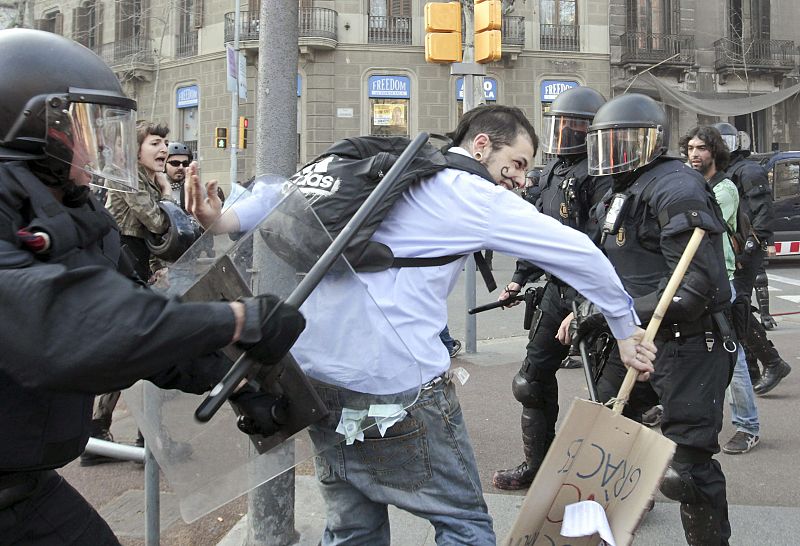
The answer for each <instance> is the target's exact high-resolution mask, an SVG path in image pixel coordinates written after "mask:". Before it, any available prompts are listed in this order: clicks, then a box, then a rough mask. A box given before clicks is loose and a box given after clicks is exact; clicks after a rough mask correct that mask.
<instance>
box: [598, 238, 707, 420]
mask: <svg viewBox="0 0 800 546" xmlns="http://www.w3.org/2000/svg"><path fill="white" fill-rule="evenodd" d="M705 234H706V232H705V231H703V230H702V229H700V228H694V233H692V238H691V239H689V243H688V244H687V245H686V249H685V250H684V251H683V254H682V255H681V259H680V260H679V261H678V265H676V266H675V271H673V272H672V276H670V278H669V282H668V283H667V287H666V288H664V292H663V293H662V294H661V297H660V298H659V299H658V305H656V310H655V311H654V312H653V318H651V319H650V322H649V323H648V324H647V329H646V330H645V332H644V339H643V340H642V341H653V340H654V339H655V337H656V332H658V328H659V327H660V326H661V321H662V320H664V315H665V314H666V313H667V309H668V308H669V304H670V303H672V298H673V296H675V292H677V291H678V286H679V285H680V284H681V281H682V280H683V277H684V275H686V270H687V269H688V268H689V264H690V263H691V262H692V259H693V258H694V255H695V254H696V253H697V248H698V247H699V246H700V242H701V241H702V240H703V236H704V235H705ZM638 375H639V372H638V371H637V370H636V369H635V368H628V372H627V373H626V374H625V379H624V380H623V381H622V386H621V387H620V388H619V393H618V394H617V397H616V398H615V399H614V406H613V408H612V410H613V411H614V413H616V414H621V413H622V409H623V407H624V406H625V404H627V403H628V398H629V397H630V394H631V391H632V390H633V386H634V385H635V384H636V377H637V376H638Z"/></svg>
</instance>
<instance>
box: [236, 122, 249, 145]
mask: <svg viewBox="0 0 800 546" xmlns="http://www.w3.org/2000/svg"><path fill="white" fill-rule="evenodd" d="M248 127H250V120H248V119H247V118H246V117H244V116H239V149H241V150H244V149H245V148H247V128H248Z"/></svg>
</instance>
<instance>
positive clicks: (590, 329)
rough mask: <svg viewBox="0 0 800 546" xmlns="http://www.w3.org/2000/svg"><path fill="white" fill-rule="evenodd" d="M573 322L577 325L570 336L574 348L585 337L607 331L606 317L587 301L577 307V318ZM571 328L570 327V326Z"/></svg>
mask: <svg viewBox="0 0 800 546" xmlns="http://www.w3.org/2000/svg"><path fill="white" fill-rule="evenodd" d="M573 322H576V323H577V324H576V330H575V333H574V334H573V335H572V345H574V346H575V347H577V346H578V343H579V342H580V341H581V340H582V339H584V338H586V337H587V336H589V335H592V334H596V333H598V332H600V331H606V330H608V324H607V323H606V317H605V316H603V314H602V313H601V312H600V310H599V309H598V308H597V306H596V305H594V304H593V303H592V302H590V301H589V300H584V301H583V302H582V303H581V304H580V305H579V306H578V317H577V320H574V321H573ZM571 327H572V325H571V324H570V328H571Z"/></svg>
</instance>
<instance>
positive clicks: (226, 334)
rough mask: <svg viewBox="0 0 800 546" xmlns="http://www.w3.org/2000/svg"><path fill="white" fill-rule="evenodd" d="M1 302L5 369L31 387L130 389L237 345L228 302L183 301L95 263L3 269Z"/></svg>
mask: <svg viewBox="0 0 800 546" xmlns="http://www.w3.org/2000/svg"><path fill="white" fill-rule="evenodd" d="M0 301H2V302H3V319H4V324H3V327H2V328H0V347H2V348H3V353H2V356H1V357H0V359H1V360H0V362H2V370H3V371H4V372H5V373H6V374H7V375H8V376H9V377H10V378H11V379H12V380H14V381H17V382H18V383H20V384H21V385H23V386H26V387H30V388H47V389H51V390H68V391H79V392H88V393H103V392H109V391H113V390H119V389H122V388H126V387H128V386H130V385H131V384H133V383H134V382H136V381H137V380H139V379H142V378H148V377H151V376H154V377H156V378H158V377H159V375H158V374H161V373H164V372H168V371H170V368H171V367H173V366H184V367H191V366H192V364H193V361H194V363H197V362H198V361H197V359H200V358H201V357H204V355H210V354H212V353H213V352H214V351H215V350H217V349H220V348H222V347H224V346H226V345H227V344H228V343H230V341H231V338H232V337H233V332H234V327H235V321H234V315H233V311H232V310H231V309H230V306H229V305H228V304H227V303H224V302H214V303H180V302H178V301H177V300H176V299H167V298H165V297H163V296H161V295H158V294H156V293H154V292H152V291H150V290H148V289H146V288H143V287H140V286H137V285H135V284H133V283H132V282H131V281H130V280H128V279H126V278H124V277H123V276H121V275H119V274H118V273H116V272H115V271H112V270H111V269H106V268H102V267H94V266H91V267H82V268H77V269H72V270H67V269H66V268H64V267H63V266H60V265H49V264H40V265H33V266H30V267H21V268H16V269H0ZM204 358H206V357H204ZM201 360H202V359H201ZM204 362H205V364H204V365H206V366H209V365H210V364H209V362H210V361H204ZM196 371H197V373H198V376H199V375H201V373H202V372H201V371H200V369H199V368H198V370H196ZM214 373H216V374H217V375H218V374H219V369H216V371H215V372H214ZM176 381H178V380H177V379H175V378H174V377H173V379H172V382H173V383H172V384H175V385H178V383H176ZM192 381H193V380H191V379H190V381H189V382H190V383H191V382H192ZM203 381H206V382H208V380H207V379H203Z"/></svg>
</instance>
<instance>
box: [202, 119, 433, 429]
mask: <svg viewBox="0 0 800 546" xmlns="http://www.w3.org/2000/svg"><path fill="white" fill-rule="evenodd" d="M428 138H429V135H428V133H425V132H422V133H420V134H419V135H417V137H416V138H415V139H414V140H412V141H411V143H410V144H409V145H408V146H406V149H405V150H403V153H401V154H400V156H399V157H398V158H397V161H395V163H394V165H392V167H391V168H390V169H389V171H388V172H387V173H386V176H384V177H383V180H381V181H380V182H379V183H378V185H377V186H375V189H374V190H372V193H370V195H369V197H367V199H366V200H365V201H364V202H363V203H362V204H361V206H360V207H359V209H358V210H357V211H356V213H355V214H354V215H353V217H352V218H350V221H349V222H347V225H346V226H345V227H344V229H342V231H341V232H340V233H339V235H337V237H336V238H335V239H334V240H333V242H332V243H331V244H330V246H329V247H328V249H327V250H326V251H325V252H324V253H323V254H322V256H320V258H319V260H317V263H315V264H314V266H313V267H312V268H311V269H310V270H309V272H308V273H307V274H306V275H305V276H304V277H303V280H302V281H300V283H299V284H298V285H297V287H296V288H295V289H294V290H293V291H292V293H291V294H289V296H288V297H287V298H286V303H288V304H290V305H292V306H294V307H295V308H298V309H299V308H300V306H301V305H303V303H304V302H305V301H306V299H308V297H309V296H310V295H311V292H313V291H314V289H315V288H316V287H317V285H318V284H319V283H320V282H321V281H322V278H323V277H325V275H326V274H327V273H328V271H330V269H331V268H332V267H333V265H334V264H335V263H336V260H338V259H339V257H341V255H342V254H343V253H344V251H345V250H346V249H347V247H348V246H349V245H350V241H352V239H353V237H354V236H355V235H356V234H357V233H358V231H359V230H360V229H361V226H363V225H364V224H365V223H366V222H367V220H369V218H370V215H371V214H372V211H373V210H374V209H375V207H376V206H377V205H378V204H381V203H383V202H385V201H386V196H387V195H388V194H389V192H391V190H392V189H393V188H394V186H395V184H396V183H397V181H398V179H399V178H400V175H401V174H402V173H403V171H405V170H406V168H407V167H408V166H409V165H410V164H411V162H412V161H413V160H414V157H415V156H416V155H417V153H418V152H419V151H420V150H421V149H422V148H423V146H425V143H426V142H427V141H428ZM273 312H274V311H273ZM269 319H270V317H267V320H269ZM253 364H256V361H254V360H253V359H252V358H250V357H248V355H247V352H245V353H244V354H242V355H241V356H240V357H239V358H238V359H237V360H236V363H235V364H234V365H233V366H232V367H231V369H230V370H228V373H227V374H225V377H223V378H222V380H221V381H220V382H219V383H217V384H216V385H215V386H214V388H213V389H211V392H209V393H208V395H207V396H206V398H205V399H204V400H203V401H202V402H201V403H200V405H199V406H198V407H197V410H195V412H194V416H195V418H196V419H197V420H198V421H201V422H206V421H208V420H209V419H211V417H213V416H214V414H215V413H216V412H217V410H219V408H221V407H222V404H224V403H225V401H226V400H227V399H228V397H229V396H230V395H231V394H232V393H233V391H234V389H235V388H236V387H237V385H239V383H240V382H241V381H242V380H243V379H244V378H245V377H247V374H248V372H249V371H250V368H251V366H253Z"/></svg>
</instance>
